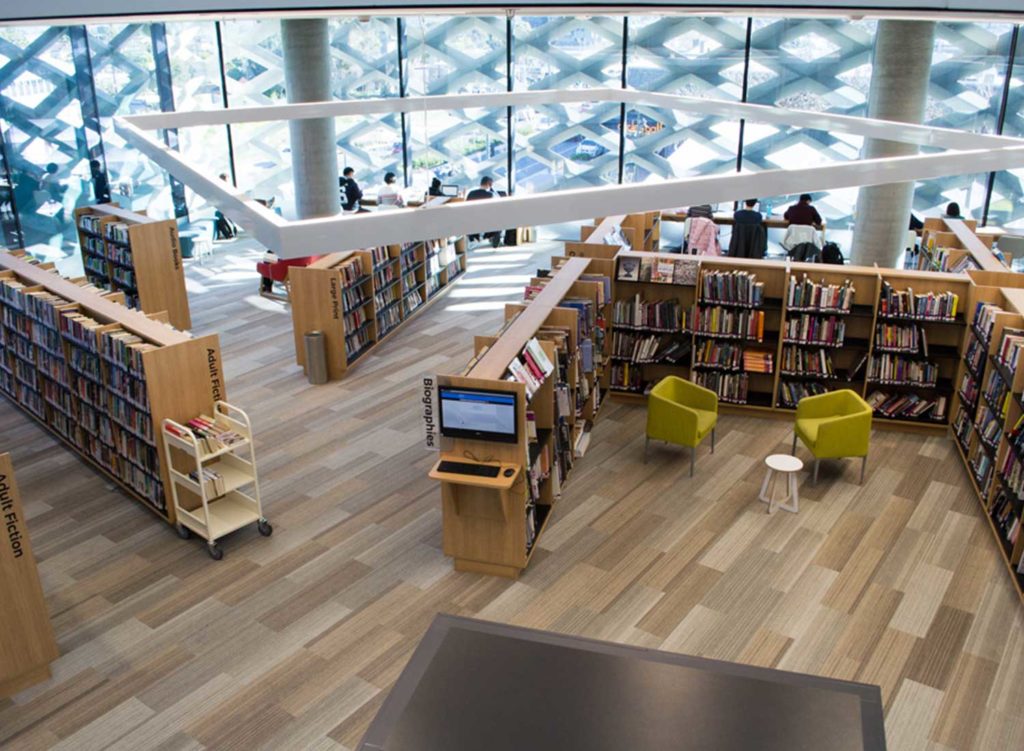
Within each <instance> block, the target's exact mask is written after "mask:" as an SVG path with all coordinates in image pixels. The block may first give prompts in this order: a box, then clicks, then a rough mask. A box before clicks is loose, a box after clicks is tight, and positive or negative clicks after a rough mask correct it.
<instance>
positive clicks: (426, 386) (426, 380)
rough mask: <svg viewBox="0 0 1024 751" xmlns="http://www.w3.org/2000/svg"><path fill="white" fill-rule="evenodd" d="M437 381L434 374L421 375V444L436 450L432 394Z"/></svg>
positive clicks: (434, 412) (435, 417)
mask: <svg viewBox="0 0 1024 751" xmlns="http://www.w3.org/2000/svg"><path fill="white" fill-rule="evenodd" d="M436 391H437V381H436V379H435V378H434V376H423V389H422V391H421V392H420V404H422V405H423V446H424V447H425V448H426V449H427V450H428V451H437V448H438V446H437V444H438V440H437V410H436V409H435V407H434V405H435V404H436V401H435V399H434V394H435V392H436Z"/></svg>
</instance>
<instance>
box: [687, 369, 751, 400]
mask: <svg viewBox="0 0 1024 751" xmlns="http://www.w3.org/2000/svg"><path fill="white" fill-rule="evenodd" d="M694 381H695V382H696V384H697V385H698V386H703V387H704V388H706V389H711V390H712V391H714V392H715V393H716V394H718V398H719V400H721V401H723V402H730V403H732V404H746V403H747V388H748V385H749V378H748V376H747V374H746V373H724V372H721V371H717V370H702V371H699V372H697V373H696V374H695V378H694Z"/></svg>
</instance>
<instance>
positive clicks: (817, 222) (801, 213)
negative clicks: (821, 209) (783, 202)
mask: <svg viewBox="0 0 1024 751" xmlns="http://www.w3.org/2000/svg"><path fill="white" fill-rule="evenodd" d="M812 200H814V199H812V198H811V194H810V193H804V194H803V195H802V196H800V200H799V201H797V202H796V203H794V204H793V205H792V206H790V207H789V208H788V209H786V213H785V214H784V215H783V218H784V219H785V220H786V221H787V222H789V223H790V224H801V225H807V226H809V227H814V229H821V214H819V213H818V210H817V209H816V208H814V206H813V205H812V204H811V201H812Z"/></svg>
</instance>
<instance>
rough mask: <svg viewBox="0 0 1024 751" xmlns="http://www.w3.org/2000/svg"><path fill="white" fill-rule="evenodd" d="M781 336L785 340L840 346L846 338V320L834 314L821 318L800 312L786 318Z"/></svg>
mask: <svg viewBox="0 0 1024 751" xmlns="http://www.w3.org/2000/svg"><path fill="white" fill-rule="evenodd" d="M783 337H784V340H785V341H787V342H794V343H800V344H822V345H825V346H828V347H840V346H842V344H843V341H844V339H845V338H846V321H845V319H843V318H842V317H840V316H836V315H829V316H828V317H824V318H823V317H822V316H816V315H808V314H807V313H802V314H800V315H799V316H796V317H794V318H787V319H786V326H785V328H784V329H783Z"/></svg>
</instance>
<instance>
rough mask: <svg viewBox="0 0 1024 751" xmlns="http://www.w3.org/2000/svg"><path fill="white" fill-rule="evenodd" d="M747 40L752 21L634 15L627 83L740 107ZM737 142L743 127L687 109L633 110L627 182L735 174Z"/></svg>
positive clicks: (628, 123)
mask: <svg viewBox="0 0 1024 751" xmlns="http://www.w3.org/2000/svg"><path fill="white" fill-rule="evenodd" d="M746 34H747V21H746V19H745V18H732V17H728V18H679V17H665V18H658V17H655V16H635V17H630V19H629V60H628V65H627V67H626V71H627V84H628V85H629V87H630V88H633V89H641V90H644V91H657V92H661V93H664V94H678V95H683V96H693V97H702V98H710V99H726V100H731V101H738V100H739V99H740V98H741V96H742V91H743V62H744V51H745V47H746ZM752 73H753V74H754V75H755V77H758V78H759V77H761V76H763V75H765V74H764V72H763V71H756V70H755V71H752ZM738 143H739V124H738V123H737V122H734V121H729V120H726V119H724V118H722V117H716V116H702V115H691V114H688V113H687V112H686V111H685V110H667V109H661V108H657V107H646V106H645V107H630V108H629V109H628V110H627V112H626V159H625V172H624V180H625V181H626V182H646V181H650V180H660V179H664V178H675V177H684V176H687V175H701V174H711V173H721V172H730V171H733V170H735V169H736V149H737V146H738Z"/></svg>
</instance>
